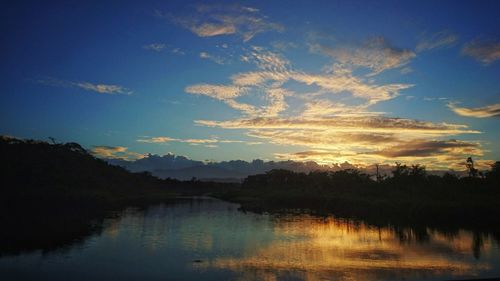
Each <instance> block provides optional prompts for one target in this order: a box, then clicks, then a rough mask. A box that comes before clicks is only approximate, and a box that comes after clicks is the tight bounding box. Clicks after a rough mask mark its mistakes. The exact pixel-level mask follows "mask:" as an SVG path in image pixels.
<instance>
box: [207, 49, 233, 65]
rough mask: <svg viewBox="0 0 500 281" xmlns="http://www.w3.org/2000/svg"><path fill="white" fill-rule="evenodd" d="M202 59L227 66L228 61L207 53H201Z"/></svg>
mask: <svg viewBox="0 0 500 281" xmlns="http://www.w3.org/2000/svg"><path fill="white" fill-rule="evenodd" d="M200 58H202V59H208V60H211V61H213V62H215V63H216V64H221V65H222V64H227V63H228V61H227V60H225V59H224V58H222V57H219V56H214V55H211V54H209V53H207V52H201V53H200Z"/></svg>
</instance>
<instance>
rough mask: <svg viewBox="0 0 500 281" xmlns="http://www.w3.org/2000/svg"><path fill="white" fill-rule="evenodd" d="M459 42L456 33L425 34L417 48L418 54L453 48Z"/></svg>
mask: <svg viewBox="0 0 500 281" xmlns="http://www.w3.org/2000/svg"><path fill="white" fill-rule="evenodd" d="M457 40H458V36H457V35H455V34H454V33H452V32H450V31H448V30H443V31H440V32H436V33H433V34H427V33H424V34H423V35H422V36H421V38H420V40H419V42H418V44H417V47H416V51H417V52H422V51H426V50H432V49H438V48H446V47H450V46H453V45H454V44H455V43H456V42H457Z"/></svg>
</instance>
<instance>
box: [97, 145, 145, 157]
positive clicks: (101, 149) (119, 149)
mask: <svg viewBox="0 0 500 281" xmlns="http://www.w3.org/2000/svg"><path fill="white" fill-rule="evenodd" d="M90 153H91V154H92V155H94V156H96V157H100V158H112V159H124V160H135V159H140V158H144V156H145V155H144V154H140V153H136V152H132V151H128V148H127V147H124V146H94V147H93V148H92V149H91V150H90Z"/></svg>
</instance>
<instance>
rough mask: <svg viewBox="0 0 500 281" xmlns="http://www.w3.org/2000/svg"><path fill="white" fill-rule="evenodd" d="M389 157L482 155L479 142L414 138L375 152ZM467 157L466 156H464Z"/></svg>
mask: <svg viewBox="0 0 500 281" xmlns="http://www.w3.org/2000/svg"><path fill="white" fill-rule="evenodd" d="M375 154H378V155H380V156H384V157H387V158H398V157H429V156H442V155H454V154H458V155H463V157H466V156H468V155H479V156H480V155H482V151H481V150H480V149H479V144H478V143H474V142H465V141H458V140H431V141H429V140H412V141H408V142H402V143H400V144H397V145H395V146H391V147H388V148H386V149H383V150H381V151H378V152H375ZM464 159H465V158H464Z"/></svg>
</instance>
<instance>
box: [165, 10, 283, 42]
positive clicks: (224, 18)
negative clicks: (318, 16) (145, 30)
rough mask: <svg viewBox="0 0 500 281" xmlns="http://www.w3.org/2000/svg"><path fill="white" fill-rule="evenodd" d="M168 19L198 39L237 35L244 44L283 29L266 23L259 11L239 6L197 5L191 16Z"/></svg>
mask: <svg viewBox="0 0 500 281" xmlns="http://www.w3.org/2000/svg"><path fill="white" fill-rule="evenodd" d="M169 17H170V18H171V19H172V20H173V21H174V22H175V23H177V24H179V25H181V26H182V27H184V28H187V29H189V30H190V31H191V32H193V33H194V34H196V35H198V36H199V37H213V36H221V35H232V34H238V35H239V36H240V37H241V38H242V39H243V41H244V42H247V41H249V40H251V39H252V38H253V37H254V36H255V35H257V34H259V33H263V32H268V31H283V29H284V28H283V26H282V25H280V24H278V23H273V22H270V21H268V19H267V17H266V16H264V15H261V14H260V11H259V9H256V8H253V7H244V6H239V5H198V6H197V7H196V13H195V14H193V15H191V16H184V17H183V16H169Z"/></svg>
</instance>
